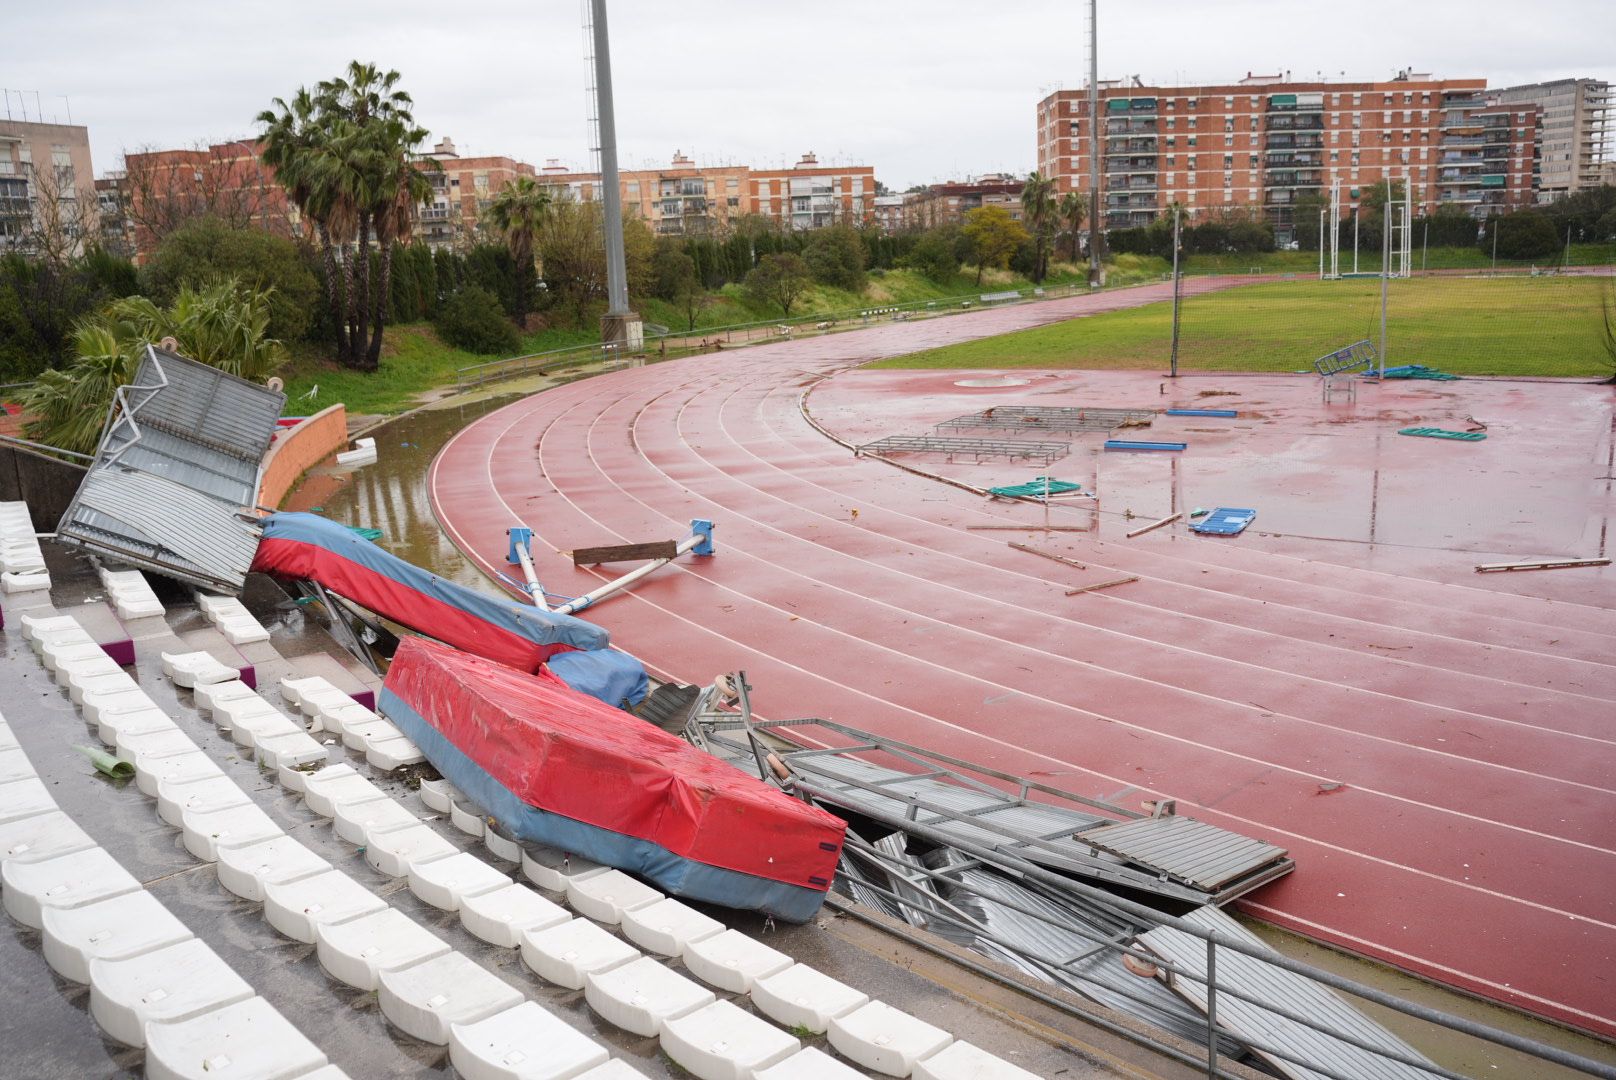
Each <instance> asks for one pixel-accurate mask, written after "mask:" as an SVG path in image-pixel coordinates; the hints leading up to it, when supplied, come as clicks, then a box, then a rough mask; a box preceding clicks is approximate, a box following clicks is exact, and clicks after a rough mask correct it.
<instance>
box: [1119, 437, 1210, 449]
mask: <svg viewBox="0 0 1616 1080" xmlns="http://www.w3.org/2000/svg"><path fill="white" fill-rule="evenodd" d="M1188 445H1189V443H1181V442H1134V441H1133V440H1130V439H1107V440H1106V441H1105V449H1107V450H1182V449H1184V447H1186V446H1188Z"/></svg>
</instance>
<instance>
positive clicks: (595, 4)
mask: <svg viewBox="0 0 1616 1080" xmlns="http://www.w3.org/2000/svg"><path fill="white" fill-rule="evenodd" d="M589 11H590V24H591V29H592V30H593V32H594V52H595V110H596V117H597V118H598V121H599V124H600V195H601V212H602V215H603V216H604V217H605V222H604V224H605V230H606V314H605V315H603V316H602V317H601V320H600V339H601V341H602V342H603V343H604V344H606V345H615V346H617V347H619V348H622V349H627V350H635V349H638V348H640V347H641V346H642V345H644V344H645V331H644V328H643V326H642V325H641V323H640V317H639V316H638V315H636V314H634V312H632V311H630V310H629V307H628V268H627V263H626V261H625V259H624V257H623V197H622V193H621V192H620V191H619V190H618V180H617V116H616V113H615V112H614V110H613V107H612V53H611V41H610V35H608V34H607V32H606V0H589Z"/></svg>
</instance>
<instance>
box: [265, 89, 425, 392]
mask: <svg viewBox="0 0 1616 1080" xmlns="http://www.w3.org/2000/svg"><path fill="white" fill-rule="evenodd" d="M398 79H399V75H398V72H396V71H387V72H383V71H381V70H380V69H379V68H377V67H376V66H375V65H374V64H363V63H360V62H359V61H357V60H355V61H353V62H351V63H350V64H349V65H348V68H347V71H346V72H345V74H344V76H343V77H339V78H336V79H328V80H326V81H324V82H321V83H319V84H318V85H317V86H316V87H315V89H314V90H313V91H310V90H308V89H307V88H306V87H305V88H300V89H299V90H298V91H297V93H296V94H294V95H293V96H292V99H291V101H289V102H288V101H286V100H283V99H281V98H276V99H275V100H274V102H273V105H274V107H273V108H271V109H266V110H264V111H263V112H262V113H260V114H259V115H258V122H259V123H260V124H262V125H263V127H264V131H263V160H264V163H265V164H266V165H269V166H271V167H272V168H274V169H275V171H276V179H277V181H278V182H279V183H280V184H281V185H282V187H284V188H285V189H286V192H287V195H288V197H289V198H290V199H291V201H292V203H293V204H294V205H296V206H297V208H298V210H299V212H300V213H301V214H302V215H303V216H304V218H306V219H307V220H309V221H311V222H312V223H313V224H314V228H315V232H316V235H317V236H318V238H319V241H320V244H321V247H322V249H323V253H324V257H325V267H326V287H327V293H328V299H329V301H330V304H331V308H332V310H333V311H334V312H336V313H337V317H336V319H335V331H336V339H337V359H338V361H339V362H340V363H341V364H343V365H344V366H346V367H351V368H355V369H358V370H361V371H375V370H376V369H377V368H378V367H379V366H380V363H381V347H382V330H383V328H384V326H385V324H386V321H387V306H388V305H387V302H388V295H389V292H390V286H391V277H392V256H393V242H394V241H395V240H399V241H403V240H407V239H408V238H409V233H410V228H411V224H412V222H413V220H414V216H415V208H416V207H417V206H419V205H420V204H421V203H423V202H425V201H426V199H427V198H428V196H429V194H430V185H429V183H428V181H427V178H426V176H425V174H424V170H429V169H433V168H436V167H437V166H436V162H434V161H432V160H431V159H429V158H428V159H420V158H418V157H417V155H416V153H415V150H416V147H418V146H419V145H420V144H421V142H422V140H424V139H425V138H426V135H427V133H426V130H425V129H424V128H421V127H418V126H416V124H415V120H414V117H413V115H412V113H411V108H412V104H413V103H412V102H411V100H410V96H409V95H408V94H406V93H405V92H404V91H402V90H399V89H398V88H397V84H398ZM373 248H374V249H379V251H380V260H379V262H380V265H379V267H378V266H374V265H373V254H374V251H373ZM373 284H374V290H373V288H372V286H373Z"/></svg>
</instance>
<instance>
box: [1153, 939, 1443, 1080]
mask: <svg viewBox="0 0 1616 1080" xmlns="http://www.w3.org/2000/svg"><path fill="white" fill-rule="evenodd" d="M1184 919H1185V921H1186V922H1190V923H1193V924H1194V925H1195V926H1198V927H1200V928H1201V929H1203V930H1209V931H1211V932H1213V933H1216V934H1220V935H1223V936H1225V937H1230V938H1235V939H1238V940H1239V941H1241V942H1243V943H1244V944H1246V945H1249V946H1252V947H1254V948H1257V949H1261V950H1263V951H1264V952H1273V950H1272V949H1269V948H1268V947H1267V946H1266V945H1264V944H1263V943H1262V941H1260V940H1259V939H1258V938H1256V937H1255V936H1253V935H1252V934H1250V933H1248V932H1247V931H1246V929H1245V928H1244V927H1242V926H1241V925H1240V924H1239V923H1237V922H1235V921H1234V919H1232V918H1230V917H1229V916H1228V915H1225V914H1224V913H1223V912H1222V911H1221V910H1219V909H1218V908H1215V907H1203V908H1199V909H1197V910H1195V911H1192V912H1191V913H1190V914H1188V915H1186V916H1184ZM1139 943H1140V944H1141V945H1143V946H1145V947H1146V948H1148V949H1149V950H1150V951H1151V952H1153V953H1155V954H1156V955H1158V956H1160V957H1162V958H1163V959H1164V960H1168V961H1170V962H1172V963H1173V964H1174V965H1175V966H1177V967H1179V968H1182V969H1184V970H1186V971H1192V972H1195V973H1197V974H1199V975H1202V976H1204V975H1205V974H1206V943H1205V942H1204V941H1202V940H1201V939H1200V938H1197V937H1192V936H1190V935H1189V934H1186V933H1184V932H1183V931H1181V930H1175V929H1173V928H1171V927H1165V926H1159V927H1157V928H1156V929H1154V930H1151V931H1150V932H1148V933H1145V934H1141V935H1139ZM1275 955H1278V954H1277V953H1275ZM1217 957H1218V984H1219V985H1220V986H1230V987H1236V988H1238V989H1239V990H1240V991H1241V992H1242V993H1244V994H1248V995H1250V996H1252V997H1254V998H1257V999H1258V1000H1260V1001H1265V1002H1272V1003H1273V1004H1275V1005H1279V1006H1283V1007H1284V1008H1285V1009H1286V1010H1287V1011H1289V1012H1293V1013H1297V1014H1299V1015H1302V1016H1306V1017H1308V1018H1309V1019H1310V1020H1313V1021H1315V1022H1316V1023H1319V1024H1321V1025H1325V1026H1328V1027H1330V1028H1331V1029H1332V1030H1335V1031H1340V1032H1342V1033H1344V1034H1349V1035H1351V1036H1352V1037H1353V1038H1355V1039H1358V1040H1360V1041H1362V1042H1365V1043H1367V1044H1369V1045H1371V1046H1377V1047H1382V1048H1384V1049H1387V1050H1392V1051H1395V1052H1397V1053H1400V1054H1404V1055H1407V1056H1408V1057H1411V1058H1414V1059H1415V1060H1419V1061H1428V1060H1429V1059H1427V1058H1425V1057H1424V1056H1423V1055H1421V1054H1420V1053H1419V1052H1418V1051H1416V1050H1415V1049H1414V1048H1413V1047H1411V1046H1409V1045H1408V1044H1407V1043H1405V1042H1404V1041H1403V1040H1402V1039H1399V1038H1398V1037H1397V1036H1395V1035H1393V1034H1392V1033H1391V1032H1389V1031H1387V1030H1386V1029H1385V1028H1383V1027H1381V1026H1380V1025H1379V1024H1377V1023H1375V1022H1374V1021H1373V1020H1371V1019H1369V1018H1368V1017H1367V1016H1365V1015H1364V1014H1363V1013H1361V1012H1359V1011H1358V1010H1357V1009H1355V1008H1353V1007H1352V1006H1351V1005H1350V1004H1348V1003H1347V1001H1346V1000H1345V999H1344V998H1342V997H1341V996H1340V995H1339V994H1337V993H1335V992H1334V991H1333V990H1330V989H1328V988H1327V987H1324V986H1321V985H1319V984H1318V983H1316V982H1313V981H1312V980H1310V979H1305V978H1303V977H1302V976H1300V975H1296V974H1293V973H1292V972H1289V971H1286V970H1284V969H1283V968H1278V967H1275V966H1274V965H1272V964H1268V963H1264V962H1263V961H1261V960H1258V959H1256V958H1255V957H1250V956H1244V955H1242V954H1240V953H1237V952H1234V951H1233V950H1230V949H1221V950H1219V951H1218V954H1217ZM1171 986H1172V988H1173V990H1175V991H1176V992H1177V993H1178V994H1179V995H1180V996H1181V997H1183V998H1184V1000H1186V1001H1188V1002H1189V1003H1190V1004H1192V1005H1194V1006H1195V1007H1196V1008H1197V1009H1200V1010H1201V1011H1202V1013H1203V1014H1204V1013H1205V1012H1206V1010H1207V990H1206V984H1205V983H1202V982H1197V981H1195V980H1193V979H1185V978H1174V979H1172V980H1171ZM1218 1027H1219V1028H1221V1029H1222V1030H1224V1031H1226V1032H1228V1033H1229V1034H1231V1035H1233V1036H1234V1037H1235V1038H1237V1039H1242V1038H1256V1039H1260V1040H1262V1041H1263V1042H1266V1043H1268V1044H1270V1045H1272V1046H1274V1047H1275V1048H1277V1049H1280V1050H1283V1051H1284V1052H1285V1053H1287V1054H1290V1055H1292V1056H1294V1057H1297V1058H1300V1059H1301V1060H1303V1061H1316V1062H1319V1063H1320V1064H1323V1065H1327V1066H1328V1067H1329V1069H1330V1070H1331V1071H1332V1072H1335V1073H1339V1074H1342V1075H1345V1076H1351V1077H1354V1078H1356V1080H1421V1078H1428V1077H1429V1076H1430V1075H1431V1074H1430V1073H1428V1072H1426V1071H1425V1070H1423V1069H1418V1068H1415V1067H1413V1066H1409V1065H1401V1064H1398V1063H1396V1062H1391V1061H1387V1060H1386V1059H1385V1058H1382V1057H1379V1056H1377V1055H1375V1054H1373V1053H1370V1052H1369V1051H1367V1050H1360V1049H1358V1048H1357V1047H1355V1046H1349V1045H1348V1044H1346V1043H1344V1042H1342V1041H1341V1040H1340V1039H1336V1038H1333V1037H1331V1036H1330V1035H1327V1034H1325V1033H1324V1032H1320V1031H1314V1030H1312V1029H1311V1028H1308V1027H1305V1026H1303V1025H1301V1024H1298V1023H1296V1022H1295V1021H1294V1020H1287V1019H1285V1018H1284V1017H1282V1016H1278V1015H1276V1014H1275V1013H1274V1012H1272V1011H1271V1010H1269V1009H1265V1008H1263V1007H1262V1006H1261V1005H1254V1004H1251V1003H1249V1002H1244V1001H1238V1000H1236V999H1235V998H1232V997H1229V996H1228V995H1226V994H1220V995H1218ZM1254 1052H1255V1053H1258V1054H1260V1055H1261V1056H1262V1057H1263V1059H1264V1060H1265V1061H1266V1062H1268V1064H1270V1065H1272V1066H1273V1067H1274V1068H1275V1069H1277V1070H1279V1072H1280V1073H1281V1074H1282V1075H1284V1076H1287V1077H1290V1078H1291V1080H1323V1078H1322V1076H1321V1074H1319V1073H1317V1072H1315V1071H1313V1070H1312V1069H1309V1068H1306V1067H1305V1066H1301V1065H1294V1064H1291V1063H1290V1062H1286V1061H1281V1060H1280V1059H1278V1058H1276V1057H1273V1056H1272V1055H1266V1054H1261V1052H1260V1051H1254Z"/></svg>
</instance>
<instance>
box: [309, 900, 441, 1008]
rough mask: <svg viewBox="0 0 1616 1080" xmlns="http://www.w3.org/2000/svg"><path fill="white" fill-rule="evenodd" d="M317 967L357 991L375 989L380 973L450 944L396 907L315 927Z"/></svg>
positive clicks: (428, 956)
mask: <svg viewBox="0 0 1616 1080" xmlns="http://www.w3.org/2000/svg"><path fill="white" fill-rule="evenodd" d="M314 931H315V935H316V937H317V943H316V944H317V948H316V952H317V954H318V955H319V958H320V966H321V967H323V968H325V969H326V971H328V972H329V973H330V974H331V977H332V978H334V979H337V980H338V981H340V982H345V983H347V984H348V985H349V986H352V987H353V988H355V989H356V990H375V989H376V988H377V986H378V982H377V979H378V976H379V975H380V973H381V972H383V971H393V970H395V969H397V968H405V967H410V966H411V965H413V964H419V963H420V962H421V961H423V960H430V959H432V958H433V957H434V956H442V955H443V954H444V953H446V952H448V951H449V943H448V942H446V941H444V940H443V939H442V938H440V937H438V936H437V935H436V934H434V933H432V931H430V930H428V929H426V927H424V926H421V925H420V924H419V923H417V922H415V920H413V919H411V918H410V917H409V916H408V915H405V914H404V913H403V912H402V911H399V910H398V909H396V908H390V907H384V908H382V910H380V911H376V912H373V913H371V914H369V915H362V916H360V917H359V918H357V919H350V920H348V921H347V922H342V923H322V924H319V925H317V926H316V927H315V928H314Z"/></svg>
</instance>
